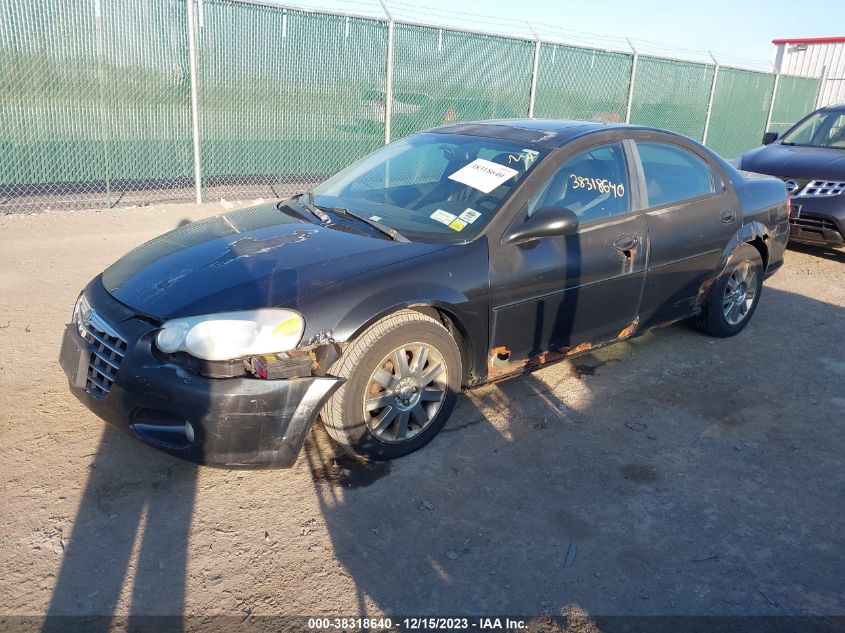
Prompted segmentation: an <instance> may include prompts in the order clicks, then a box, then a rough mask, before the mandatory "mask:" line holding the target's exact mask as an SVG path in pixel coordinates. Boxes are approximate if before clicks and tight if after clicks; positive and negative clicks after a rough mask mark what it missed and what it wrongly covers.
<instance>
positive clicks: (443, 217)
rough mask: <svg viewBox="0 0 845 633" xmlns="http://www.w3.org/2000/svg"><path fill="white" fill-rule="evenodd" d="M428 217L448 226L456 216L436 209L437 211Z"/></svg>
mask: <svg viewBox="0 0 845 633" xmlns="http://www.w3.org/2000/svg"><path fill="white" fill-rule="evenodd" d="M429 217H430V218H431V219H432V220H435V221H437V222H441V223H443V224H449V223H450V222H451V221H452V220H454V219H455V218H456V217H457V216H456V215H455V214H454V213H449V212H448V211H444V210H443V209H437V211H435V212H434V213H432V214H431V215H430V216H429Z"/></svg>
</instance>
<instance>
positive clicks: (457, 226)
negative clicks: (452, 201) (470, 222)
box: [449, 218, 467, 231]
mask: <svg viewBox="0 0 845 633" xmlns="http://www.w3.org/2000/svg"><path fill="white" fill-rule="evenodd" d="M466 225H467V223H466V222H464V221H463V220H461V219H459V218H455V219H454V220H452V221H451V222H450V223H449V228H450V229H453V230H455V231H462V230H463V228H464V227H465V226H466Z"/></svg>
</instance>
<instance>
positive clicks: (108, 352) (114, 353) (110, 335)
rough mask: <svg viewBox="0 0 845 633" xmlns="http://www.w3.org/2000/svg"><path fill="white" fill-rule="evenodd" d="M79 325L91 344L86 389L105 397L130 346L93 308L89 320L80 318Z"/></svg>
mask: <svg viewBox="0 0 845 633" xmlns="http://www.w3.org/2000/svg"><path fill="white" fill-rule="evenodd" d="M77 325H78V327H79V334H80V335H81V336H82V338H84V339H85V340H86V341H88V342H89V343H90V344H91V359H90V362H89V365H88V380H87V381H86V383H85V390H86V391H87V392H88V393H89V394H90V395H92V396H93V397H95V398H105V397H106V396H107V395H108V393H109V391H110V390H111V387H112V385H113V384H114V379H115V376H117V370H118V369H120V362H121V361H122V360H123V357H124V356H125V355H126V349H127V347H128V346H127V344H126V341H124V340H123V339H122V338H120V336H118V334H117V333H116V332H115V331H114V330H112V328H111V327H109V325H108V324H107V323H106V322H105V321H103V320H102V318H101V317H100V316H99V315H98V314H97V313H96V312H95V311H93V310H91V313H90V317H88V318H87V320H86V319H79V320H78V321H77Z"/></svg>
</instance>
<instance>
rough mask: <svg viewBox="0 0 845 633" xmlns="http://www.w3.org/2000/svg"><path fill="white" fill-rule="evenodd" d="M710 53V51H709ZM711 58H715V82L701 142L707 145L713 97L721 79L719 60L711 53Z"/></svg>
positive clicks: (711, 91) (712, 85)
mask: <svg viewBox="0 0 845 633" xmlns="http://www.w3.org/2000/svg"><path fill="white" fill-rule="evenodd" d="M707 52H708V53H710V51H707ZM710 59H712V60H713V64H714V67H713V83H712V84H711V86H710V99H709V100H708V101H707V117H706V118H705V119H704V135H703V136H702V138H701V143H702V144H703V145H707V133H708V132H709V131H710V116H711V115H712V114H713V97H714V96H716V81H718V79H719V61H718V60H717V59H716V58H715V57H714V56H713V53H710Z"/></svg>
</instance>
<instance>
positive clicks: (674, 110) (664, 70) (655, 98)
mask: <svg viewBox="0 0 845 633" xmlns="http://www.w3.org/2000/svg"><path fill="white" fill-rule="evenodd" d="M714 69H715V67H714V66H708V65H706V64H694V63H691V62H681V61H677V60H671V59H662V58H659V57H645V56H643V55H640V57H639V59H638V60H637V73H636V80H635V82H634V100H633V103H632V106H631V123H638V124H640V125H651V126H654V127H662V128H665V129H667V130H672V131H673V132H678V133H680V134H685V135H686V136H690V137H692V138H694V139H697V140H699V141H700V140H701V139H702V137H703V136H704V121H705V119H706V117H707V103H708V102H709V101H710V88H711V86H712V84H713V72H714Z"/></svg>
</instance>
